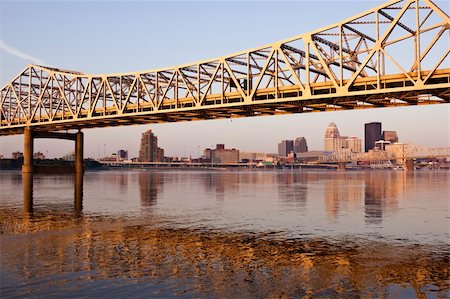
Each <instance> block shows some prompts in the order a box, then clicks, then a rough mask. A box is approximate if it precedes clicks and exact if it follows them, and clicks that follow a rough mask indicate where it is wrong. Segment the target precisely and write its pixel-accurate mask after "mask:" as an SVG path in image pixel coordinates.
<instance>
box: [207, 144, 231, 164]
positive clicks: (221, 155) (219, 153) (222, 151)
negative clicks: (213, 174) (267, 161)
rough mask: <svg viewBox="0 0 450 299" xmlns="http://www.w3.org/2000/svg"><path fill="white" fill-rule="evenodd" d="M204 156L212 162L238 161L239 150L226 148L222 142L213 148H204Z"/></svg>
mask: <svg viewBox="0 0 450 299" xmlns="http://www.w3.org/2000/svg"><path fill="white" fill-rule="evenodd" d="M204 156H205V158H206V159H208V160H209V161H211V162H212V163H238V162H239V150H237V149H234V148H233V149H226V148H225V145H224V144H217V145H216V148H215V149H209V148H207V149H205V154H204Z"/></svg>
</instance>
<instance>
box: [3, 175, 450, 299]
mask: <svg viewBox="0 0 450 299" xmlns="http://www.w3.org/2000/svg"><path fill="white" fill-rule="evenodd" d="M5 177H6V176H5V175H2V176H0V185H1V186H2V189H3V190H5V191H7V190H9V188H11V189H15V188H17V186H20V184H22V183H23V186H24V189H23V191H24V192H23V199H24V200H23V207H21V208H20V207H19V208H11V206H10V204H9V203H8V202H9V201H8V198H6V199H3V198H2V201H0V219H1V226H0V227H1V231H2V233H1V234H0V240H1V244H2V248H1V256H0V261H1V269H2V271H3V272H2V286H1V293H2V296H5V297H9V296H22V295H26V294H28V295H29V294H31V295H32V296H37V297H47V296H49V295H52V296H56V297H62V296H68V295H69V296H71V295H73V296H75V297H77V296H78V297H96V296H106V293H102V292H109V294H111V292H112V291H114V292H117V293H115V294H118V296H139V295H141V296H142V294H143V293H145V294H148V295H149V296H161V297H170V296H186V297H203V296H208V297H283V296H287V297H293V296H298V297H302V296H312V297H314V296H317V297H359V296H362V297H382V296H385V295H386V296H389V295H393V294H398V296H399V297H413V296H415V297H419V298H421V297H425V296H433V295H437V296H438V297H439V296H441V297H448V284H447V279H448V258H449V256H448V246H447V245H442V244H443V243H439V242H437V243H435V244H433V242H431V243H427V241H418V242H416V241H402V239H401V236H407V234H403V232H402V231H401V232H400V233H398V232H397V234H395V232H391V231H389V226H388V224H387V223H388V222H392V221H393V219H394V218H395V221H394V222H395V223H396V225H398V226H399V227H401V228H404V229H410V230H416V229H417V230H419V233H420V230H422V229H423V228H419V227H417V228H410V227H408V226H405V223H404V217H405V215H406V216H408V217H411V215H412V214H411V213H413V212H414V211H413V210H411V209H408V206H411V205H412V206H415V205H417V204H418V203H419V201H423V198H422V196H423V195H424V194H428V195H430V196H431V197H434V198H436V196H435V195H436V194H440V193H439V192H438V191H439V190H448V187H449V180H448V174H447V173H446V172H430V173H425V172H415V173H406V172H393V171H391V172H380V171H372V172H345V173H339V172H314V171H309V172H307V171H305V172H291V171H286V172H272V171H267V172H265V171H259V172H246V171H240V172H238V171H236V172H223V171H217V172H209V171H185V172H178V171H172V172H167V171H154V172H149V171H142V172H138V171H126V172H116V171H107V172H87V173H85V181H84V182H83V180H82V176H73V175H66V176H51V177H49V176H42V175H35V176H34V184H33V176H32V175H30V174H23V177H22V178H23V181H21V180H20V175H18V176H17V178H14V177H13V178H12V180H10V177H7V179H6V180H5ZM8 180H10V182H9V183H8V182H7V181H8ZM50 184H51V185H52V187H53V188H49V186H50ZM71 185H73V186H74V189H73V193H72V194H73V197H72V196H67V195H64V194H62V192H61V190H69V189H68V187H69V186H71ZM380 186H383V188H380ZM406 186H408V188H406ZM33 187H34V189H35V192H34V193H35V194H34V195H33ZM83 187H84V189H85V198H86V201H85V205H86V206H85V207H84V208H83V204H82V201H83ZM53 189H56V191H55V190H53ZM70 192H72V191H70ZM252 192H253V193H255V194H253V196H252V195H251V194H252ZM430 192H435V193H430ZM43 195H44V196H45V197H44V196H43ZM7 196H8V195H7ZM33 197H35V201H36V203H35V204H36V206H35V208H34V209H33ZM47 197H48V198H47ZM53 197H54V198H53ZM441 197H442V196H441ZM43 198H45V199H43ZM71 198H73V201H72V199H71ZM5 200H6V203H5ZM256 200H257V202H256ZM60 201H62V202H60ZM72 202H73V203H72ZM444 202H445V200H444ZM256 203H257V204H256ZM428 203H429V204H430V205H434V204H435V203H434V202H432V201H428ZM420 207H424V206H423V205H422V206H420ZM22 209H23V210H22ZM82 209H83V212H82ZM405 209H406V210H407V211H406V214H402V213H403V211H404V210H405ZM21 210H22V212H21ZM433 211H434V210H429V209H428V210H426V212H427V213H432V212H433ZM421 213H422V212H421ZM21 214H22V215H21ZM440 217H441V215H440V214H439V215H438V216H433V217H432V218H440ZM415 218H416V219H417V221H421V219H420V217H415ZM258 219H259V220H258ZM286 219H288V220H286ZM314 219H315V220H314ZM349 219H351V220H352V221H351V222H352V223H353V225H350V226H348V225H347V221H348V220H349ZM355 219H360V220H359V221H361V223H362V226H365V227H369V228H370V227H371V228H374V227H379V228H380V229H375V232H376V234H378V236H375V237H372V238H371V237H370V234H364V233H361V232H360V231H359V230H360V229H361V225H360V224H359V223H357V221H355ZM275 221H278V222H279V223H281V224H280V225H279V226H275V225H274V223H275ZM289 221H290V222H289ZM344 226H345V227H344ZM431 226H432V227H433V228H430V229H433V230H434V228H436V227H434V224H433V225H431ZM431 226H430V227H431ZM318 230H319V231H323V235H321V234H320V233H318V232H317V231H318ZM326 230H328V232H327V231H326ZM424 233H425V234H426V233H430V231H426V230H425V232H424ZM431 234H433V235H436V234H441V236H443V235H445V233H444V234H442V233H440V232H439V231H435V230H434V231H433V232H432V233H431ZM392 235H393V236H394V240H393V239H392ZM18 281H21V282H20V285H21V287H14V286H17V282H18ZM105 287H106V288H105Z"/></svg>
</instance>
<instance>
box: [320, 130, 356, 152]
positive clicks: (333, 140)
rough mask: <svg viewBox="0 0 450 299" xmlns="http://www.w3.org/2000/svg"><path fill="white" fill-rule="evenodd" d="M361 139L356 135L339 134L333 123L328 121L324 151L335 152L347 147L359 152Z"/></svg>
mask: <svg viewBox="0 0 450 299" xmlns="http://www.w3.org/2000/svg"><path fill="white" fill-rule="evenodd" d="M361 145H362V140H361V139H360V138H357V137H348V136H341V135H340V133H339V129H338V128H337V126H336V124H335V123H330V124H329V125H328V127H327V130H326V131H325V151H328V152H336V151H340V150H342V149H349V150H350V151H352V152H354V153H359V152H361Z"/></svg>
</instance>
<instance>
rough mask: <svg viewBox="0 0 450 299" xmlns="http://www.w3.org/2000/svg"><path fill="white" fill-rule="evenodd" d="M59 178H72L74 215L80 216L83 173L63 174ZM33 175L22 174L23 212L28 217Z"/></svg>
mask: <svg viewBox="0 0 450 299" xmlns="http://www.w3.org/2000/svg"><path fill="white" fill-rule="evenodd" d="M59 176H62V177H67V178H69V179H72V178H73V182H74V183H73V184H74V187H73V194H74V215H75V216H76V217H78V216H81V212H82V210H83V173H81V172H77V173H74V174H65V175H61V174H59ZM33 179H34V175H33V173H30V172H28V173H26V172H24V173H22V192H23V212H24V214H26V215H27V214H28V216H32V215H33V211H34V210H33Z"/></svg>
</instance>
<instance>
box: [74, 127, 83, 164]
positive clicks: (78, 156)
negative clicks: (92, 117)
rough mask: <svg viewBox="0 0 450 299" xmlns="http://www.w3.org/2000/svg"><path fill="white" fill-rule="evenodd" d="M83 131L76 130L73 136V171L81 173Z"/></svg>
mask: <svg viewBox="0 0 450 299" xmlns="http://www.w3.org/2000/svg"><path fill="white" fill-rule="evenodd" d="M83 135H84V134H83V132H81V131H78V132H77V133H76V137H75V173H83V172H84V166H83V160H84V158H83V152H84V141H83V140H84V136H83Z"/></svg>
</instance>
